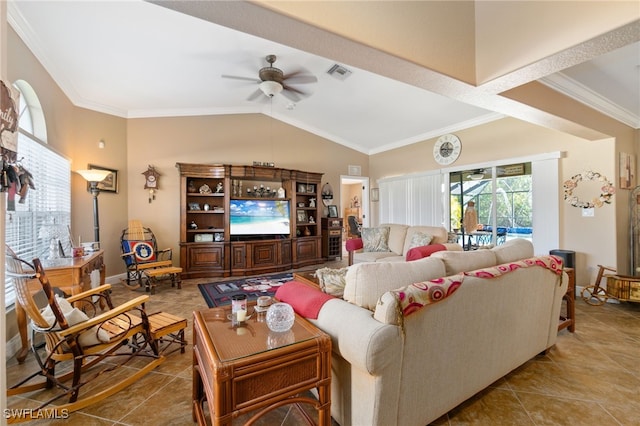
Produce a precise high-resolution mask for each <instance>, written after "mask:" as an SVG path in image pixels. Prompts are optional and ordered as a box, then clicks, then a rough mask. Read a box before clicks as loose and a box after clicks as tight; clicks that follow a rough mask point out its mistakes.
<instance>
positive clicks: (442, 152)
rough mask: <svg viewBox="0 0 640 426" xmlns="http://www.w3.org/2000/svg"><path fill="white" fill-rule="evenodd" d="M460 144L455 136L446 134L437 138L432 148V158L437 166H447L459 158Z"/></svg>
mask: <svg viewBox="0 0 640 426" xmlns="http://www.w3.org/2000/svg"><path fill="white" fill-rule="evenodd" d="M461 151H462V142H461V141H460V138H458V137H457V136H456V135H452V134H448V135H443V136H440V137H439V138H438V140H437V141H436V143H435V145H434V146H433V158H434V159H435V160H436V162H437V163H438V164H442V165H445V166H446V165H448V164H451V163H453V162H454V161H456V160H457V159H458V157H459V156H460V152H461Z"/></svg>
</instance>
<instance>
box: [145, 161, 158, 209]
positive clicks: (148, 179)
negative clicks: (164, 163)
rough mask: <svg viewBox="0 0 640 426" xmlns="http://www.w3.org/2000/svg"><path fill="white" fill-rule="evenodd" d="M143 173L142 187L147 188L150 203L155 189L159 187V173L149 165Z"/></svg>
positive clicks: (153, 198) (154, 194)
mask: <svg viewBox="0 0 640 426" xmlns="http://www.w3.org/2000/svg"><path fill="white" fill-rule="evenodd" d="M142 174H143V175H144V179H145V181H144V189H148V190H149V202H150V203H151V202H152V201H153V200H155V199H156V190H158V189H160V184H159V182H158V180H159V179H160V173H158V172H157V171H156V169H155V168H154V167H153V166H149V167H148V168H147V171H145V172H143V173H142Z"/></svg>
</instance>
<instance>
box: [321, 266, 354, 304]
mask: <svg viewBox="0 0 640 426" xmlns="http://www.w3.org/2000/svg"><path fill="white" fill-rule="evenodd" d="M348 270H349V268H340V269H332V268H320V269H318V270H317V271H316V273H315V275H316V278H318V281H319V282H320V289H321V290H322V291H323V292H325V293H327V294H330V295H332V296H336V297H342V295H343V294H344V286H345V285H346V283H347V282H346V280H345V276H346V275H347V271H348Z"/></svg>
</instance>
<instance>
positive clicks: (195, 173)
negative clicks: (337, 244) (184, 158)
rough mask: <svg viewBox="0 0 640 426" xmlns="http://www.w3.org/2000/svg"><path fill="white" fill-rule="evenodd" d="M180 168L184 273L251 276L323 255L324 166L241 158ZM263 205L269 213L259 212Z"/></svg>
mask: <svg viewBox="0 0 640 426" xmlns="http://www.w3.org/2000/svg"><path fill="white" fill-rule="evenodd" d="M176 167H177V168H178V170H179V172H180V266H181V267H182V270H183V272H182V278H183V279H187V278H204V277H227V276H237V275H253V274H260V273H266V272H277V271H284V270H288V269H291V268H299V267H302V266H307V265H315V264H319V263H322V262H323V258H322V246H321V244H322V230H321V228H320V218H321V216H322V207H321V206H322V202H321V197H320V183H321V180H322V173H313V172H304V171H300V170H290V169H281V168H276V167H266V166H242V165H210V164H188V163H176ZM260 209H262V210H261V211H266V212H267V214H266V215H262V214H257V213H260V211H259V210H260ZM232 213H233V214H232ZM263 220H265V221H263ZM261 221H262V222H261Z"/></svg>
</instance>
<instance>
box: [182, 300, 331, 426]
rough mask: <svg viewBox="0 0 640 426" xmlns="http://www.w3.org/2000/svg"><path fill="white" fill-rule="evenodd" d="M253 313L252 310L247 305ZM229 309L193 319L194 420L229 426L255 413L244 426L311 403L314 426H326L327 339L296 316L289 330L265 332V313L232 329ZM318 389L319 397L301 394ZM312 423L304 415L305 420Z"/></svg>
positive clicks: (196, 314)
mask: <svg viewBox="0 0 640 426" xmlns="http://www.w3.org/2000/svg"><path fill="white" fill-rule="evenodd" d="M251 309H253V307H251ZM229 313H230V308H229V307H225V308H213V309H207V310H203V311H196V312H194V315H193V420H194V421H196V422H198V424H200V425H203V424H205V423H206V419H205V414H204V404H207V406H208V408H209V413H210V417H211V421H212V424H214V425H231V424H232V422H233V419H235V418H237V417H238V416H240V415H243V414H247V413H250V412H254V411H257V412H256V413H255V414H254V415H253V417H251V419H249V421H248V422H247V423H246V424H252V423H253V422H254V421H255V420H256V419H258V418H259V417H261V416H262V415H264V414H266V413H267V412H269V411H271V410H273V409H275V408H278V407H281V406H283V405H287V404H301V403H305V404H311V405H312V406H314V407H315V408H316V410H318V423H319V424H321V425H327V426H329V425H330V424H331V339H330V338H329V336H328V335H327V334H325V333H323V332H322V331H320V330H319V329H318V328H316V327H315V326H313V325H312V324H311V323H309V322H308V321H306V320H305V319H304V318H301V317H299V316H297V315H296V320H295V323H294V325H293V327H292V328H291V330H289V331H287V332H282V333H274V332H271V331H270V330H269V328H268V327H267V324H266V322H265V319H264V313H261V314H258V313H256V312H254V313H253V314H252V316H251V318H250V319H249V320H248V321H247V323H246V325H244V326H240V327H234V326H232V324H231V321H230V320H229V319H228V315H229ZM314 388H315V389H317V392H318V399H317V400H316V399H315V398H312V397H307V396H303V395H302V393H303V392H305V391H308V390H311V389H314ZM306 419H307V420H308V421H309V423H312V421H311V419H310V418H309V417H306Z"/></svg>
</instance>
